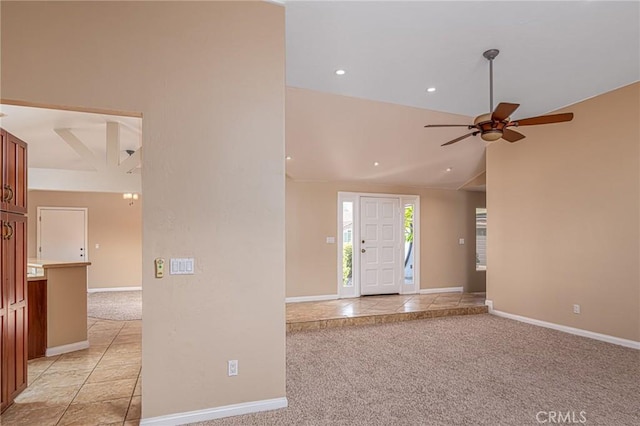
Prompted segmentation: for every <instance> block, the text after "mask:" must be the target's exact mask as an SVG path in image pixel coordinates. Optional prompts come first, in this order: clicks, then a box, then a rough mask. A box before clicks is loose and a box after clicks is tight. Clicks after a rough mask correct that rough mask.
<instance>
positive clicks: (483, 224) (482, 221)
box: [476, 208, 487, 271]
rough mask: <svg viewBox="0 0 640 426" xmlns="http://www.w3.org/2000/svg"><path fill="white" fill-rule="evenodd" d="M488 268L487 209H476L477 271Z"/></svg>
mask: <svg viewBox="0 0 640 426" xmlns="http://www.w3.org/2000/svg"><path fill="white" fill-rule="evenodd" d="M486 270H487V209H484V208H477V209H476V271H486Z"/></svg>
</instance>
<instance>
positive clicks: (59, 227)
mask: <svg viewBox="0 0 640 426" xmlns="http://www.w3.org/2000/svg"><path fill="white" fill-rule="evenodd" d="M86 232H87V209H84V208H68V209H67V208H49V207H39V208H38V253H37V256H38V259H44V260H60V261H81V262H86V261H87V247H86V244H87V236H86Z"/></svg>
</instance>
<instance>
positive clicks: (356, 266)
mask: <svg viewBox="0 0 640 426" xmlns="http://www.w3.org/2000/svg"><path fill="white" fill-rule="evenodd" d="M361 197H376V198H378V197H379V198H397V199H399V200H400V210H401V214H400V218H401V220H402V223H401V227H400V229H401V232H402V235H404V205H405V204H406V203H413V205H414V211H413V215H414V230H413V242H414V244H413V245H414V247H413V250H414V252H413V259H414V262H413V265H414V270H413V284H412V285H406V284H404V267H403V268H402V271H403V283H402V284H401V286H400V294H418V293H419V292H420V252H421V250H420V248H421V247H420V246H421V243H420V219H421V216H420V196H419V195H417V194H387V193H375V192H348V191H338V203H337V209H336V210H337V219H338V220H337V222H338V223H337V235H336V240H337V241H336V248H337V250H336V252H337V253H336V254H337V263H336V265H337V266H338V267H337V268H336V269H337V277H336V279H337V294H338V298H339V299H345V298H350V297H360V256H353V260H352V265H351V270H352V274H353V275H352V276H353V282H354V285H353V286H352V287H343V286H342V254H343V250H344V248H343V244H342V232H343V222H342V203H343V202H345V201H346V202H349V201H351V202H353V219H354V220H353V233H352V242H353V243H352V244H353V253H356V252H360V241H361V240H360V198H361ZM356 221H357V222H356ZM403 241H404V239H403ZM403 252H404V251H403Z"/></svg>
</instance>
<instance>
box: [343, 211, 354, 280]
mask: <svg viewBox="0 0 640 426" xmlns="http://www.w3.org/2000/svg"><path fill="white" fill-rule="evenodd" d="M342 286H343V287H353V202H352V201H344V202H343V203H342Z"/></svg>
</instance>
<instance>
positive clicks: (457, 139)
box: [440, 132, 479, 146]
mask: <svg viewBox="0 0 640 426" xmlns="http://www.w3.org/2000/svg"><path fill="white" fill-rule="evenodd" d="M478 133H479V132H471V133H467V134H466V135H464V136H460V137H459V138H455V139H454V140H452V141H449V142H447V143H443V144H442V145H440V146H446V145H451V144H453V143H456V142H460V141H461V140H462V139H466V138H468V137H469V136H475V135H477V134H478Z"/></svg>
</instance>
